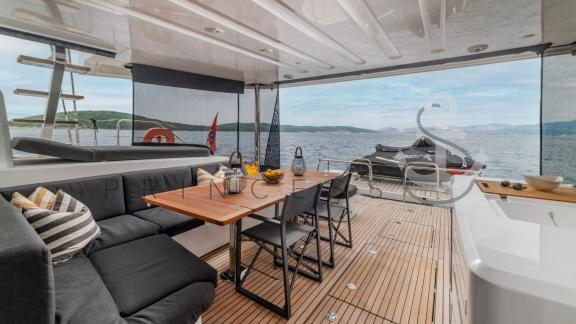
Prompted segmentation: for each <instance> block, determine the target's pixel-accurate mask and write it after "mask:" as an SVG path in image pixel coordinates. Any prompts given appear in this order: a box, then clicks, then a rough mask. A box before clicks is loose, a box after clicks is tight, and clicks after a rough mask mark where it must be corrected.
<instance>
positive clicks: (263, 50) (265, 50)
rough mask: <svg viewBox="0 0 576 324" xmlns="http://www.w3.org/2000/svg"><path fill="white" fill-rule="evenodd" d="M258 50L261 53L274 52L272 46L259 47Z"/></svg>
mask: <svg viewBox="0 0 576 324" xmlns="http://www.w3.org/2000/svg"><path fill="white" fill-rule="evenodd" d="M258 52H261V53H272V49H271V48H259V49H258Z"/></svg>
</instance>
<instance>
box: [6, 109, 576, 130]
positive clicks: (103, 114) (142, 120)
mask: <svg viewBox="0 0 576 324" xmlns="http://www.w3.org/2000/svg"><path fill="white" fill-rule="evenodd" d="M41 118H42V116H41V115H36V116H30V117H27V118H24V119H32V120H39V119H41ZM78 118H79V120H80V127H81V128H92V122H91V121H90V118H94V119H95V120H96V125H97V126H98V128H100V129H116V125H117V123H118V121H119V120H121V119H128V120H132V114H128V113H122V112H116V111H79V112H78ZM56 119H57V120H65V116H64V113H58V114H57V115H56ZM135 119H136V120H138V121H139V122H136V129H138V130H145V129H148V128H150V127H155V125H156V123H160V124H162V125H163V126H165V127H167V128H169V129H172V130H183V131H207V130H208V129H209V126H207V125H190V124H184V123H175V122H166V121H161V120H159V119H152V118H146V117H143V116H138V115H136V116H135ZM9 125H10V127H40V125H41V124H36V123H16V122H14V121H10V123H9ZM56 127H60V128H63V127H66V126H64V125H57V126H56ZM121 128H122V129H131V128H132V125H131V123H129V122H125V123H123V124H121ZM261 129H262V131H264V132H265V131H268V130H269V129H270V124H269V123H262V124H261ZM218 130H219V131H221V132H235V131H236V123H226V124H219V125H218ZM253 130H254V125H253V124H251V123H240V131H253ZM280 130H281V131H282V132H291V133H304V132H308V133H319V132H340V133H382V134H386V135H395V134H406V135H411V134H416V133H417V132H418V129H417V128H415V127H413V128H405V129H400V128H395V127H386V128H382V129H380V130H372V129H366V128H358V127H350V126H295V125H280ZM428 130H429V131H431V132H433V133H434V132H435V131H450V130H460V131H463V132H466V133H468V134H477V135H533V134H539V132H540V126H539V125H516V126H512V125H506V124H487V125H473V126H465V127H457V126H450V127H447V128H443V129H440V130H439V129H436V128H429V129H428ZM542 132H543V134H545V135H549V136H559V135H576V120H572V121H562V122H551V123H544V124H543V125H542Z"/></svg>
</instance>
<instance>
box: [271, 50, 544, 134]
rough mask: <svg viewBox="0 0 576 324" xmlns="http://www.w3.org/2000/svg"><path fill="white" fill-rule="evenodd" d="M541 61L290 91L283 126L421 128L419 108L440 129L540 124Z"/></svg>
mask: <svg viewBox="0 0 576 324" xmlns="http://www.w3.org/2000/svg"><path fill="white" fill-rule="evenodd" d="M539 62H540V61H539V59H530V60H523V61H514V62H505V63H499V64H490V65H480V66H474V67H466V68H458V69H447V70H439V71H432V72H425V73H418V74H407V75H399V76H391V77H384V78H373V79H365V80H356V81H345V82H339V83H332V84H322V85H314V86H303V87H292V88H285V89H282V91H281V97H280V107H281V121H282V123H283V124H292V125H309V126H312V125H345V126H355V127H362V128H369V129H382V128H385V127H396V128H411V127H416V114H417V111H418V110H419V109H420V107H422V106H424V105H426V103H430V102H438V103H439V104H440V106H441V107H442V109H441V110H439V111H433V110H428V111H425V113H424V115H423V119H424V120H426V117H428V118H429V119H431V121H435V122H437V123H438V124H439V125H438V126H442V125H445V126H454V125H458V126H470V125H482V124H491V123H499V124H509V125H523V124H537V123H538V122H539V114H540V63H539Z"/></svg>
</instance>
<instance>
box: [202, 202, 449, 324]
mask: <svg viewBox="0 0 576 324" xmlns="http://www.w3.org/2000/svg"><path fill="white" fill-rule="evenodd" d="M356 199H357V200H356V201H357V206H358V208H359V209H358V213H357V215H356V216H355V217H354V218H353V220H352V225H353V235H354V246H353V248H345V247H342V246H339V245H336V247H335V251H336V262H337V264H336V267H335V268H333V269H331V268H328V267H324V280H323V282H321V283H318V282H315V281H312V280H309V279H307V278H305V277H302V276H299V277H297V279H296V282H295V284H294V289H293V292H292V317H291V319H290V320H289V321H286V320H285V319H283V318H282V317H280V316H278V315H276V314H275V313H273V312H271V311H269V310H268V309H266V308H264V307H262V306H261V305H259V304H257V303H255V302H252V301H251V300H249V299H247V298H245V297H243V296H242V295H240V294H238V293H236V291H235V289H234V285H233V284H232V283H229V282H224V281H221V282H219V286H218V288H217V290H216V300H215V303H214V305H213V306H212V307H211V308H210V309H209V310H208V311H207V312H206V313H205V314H204V315H203V316H202V318H203V321H204V323H306V322H307V323H319V322H320V323H328V321H327V320H326V319H325V315H326V313H327V312H328V311H330V310H332V311H335V312H336V313H337V316H338V319H337V321H336V322H337V323H432V322H434V323H448V318H449V305H448V301H449V299H448V298H449V296H448V294H449V291H450V290H449V284H450V277H449V276H450V273H449V261H450V235H451V233H450V230H451V229H450V213H449V210H448V209H446V208H437V207H431V206H424V205H416V204H408V203H402V202H396V201H391V200H384V199H371V198H368V197H358V198H356ZM395 222H400V224H397V223H395ZM387 227H388V228H387ZM324 230H325V229H323V231H324ZM382 234H385V235H382ZM312 247H313V244H311V245H310V250H309V253H310V254H312V253H315V246H314V248H312ZM327 248H328V246H327V244H326V242H323V244H322V246H321V249H322V252H323V255H327V254H326V253H327ZM256 249H257V248H256V245H255V244H253V243H249V242H243V244H242V250H243V256H242V262H243V263H245V264H247V263H248V262H250V260H251V258H252V256H253V255H254V253H255V252H256ZM371 250H375V251H377V254H375V255H374V254H371V253H369V252H370V251H371ZM203 259H204V260H206V261H207V262H208V263H209V264H211V265H212V266H214V267H215V268H216V269H218V270H219V271H221V270H223V269H225V268H226V267H227V265H228V257H227V248H226V247H223V248H221V249H220V250H218V251H215V252H214V253H211V254H210V255H207V256H205V257H204V258H203ZM256 269H257V270H258V271H256ZM281 277H282V272H281V268H275V267H274V266H273V265H272V258H271V256H268V255H267V254H265V253H264V252H263V253H262V255H261V257H260V258H259V260H258V262H257V263H256V268H255V270H253V272H252V274H251V275H250V277H249V279H248V280H247V281H246V286H245V287H246V288H248V289H251V290H254V291H255V292H257V293H259V294H262V295H264V296H265V297H266V298H269V299H271V300H272V301H274V302H276V303H278V304H281V303H283V285H282V281H281V280H279V279H280V278H281ZM348 282H354V283H355V284H356V285H357V286H358V289H356V290H350V289H347V288H346V287H345V286H346V284H347V283H348ZM433 310H434V311H433Z"/></svg>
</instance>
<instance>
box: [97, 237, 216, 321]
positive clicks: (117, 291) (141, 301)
mask: <svg viewBox="0 0 576 324" xmlns="http://www.w3.org/2000/svg"><path fill="white" fill-rule="evenodd" d="M90 260H91V261H92V263H93V264H94V266H95V267H96V269H97V270H98V273H99V274H100V275H101V276H102V279H103V280H104V283H105V284H106V287H108V290H109V291H110V293H111V294H112V297H114V300H115V301H116V305H117V306H118V309H119V310H120V314H121V315H122V316H130V315H132V314H134V313H136V312H139V311H141V310H143V309H145V308H146V307H148V306H150V305H152V304H154V303H156V302H158V301H160V300H162V299H164V298H165V297H167V296H169V295H170V294H173V293H175V292H177V291H179V290H181V289H183V288H185V287H186V286H188V285H191V284H193V283H196V282H209V283H211V284H212V285H213V286H214V287H216V284H217V278H216V277H217V275H216V270H215V269H214V268H212V267H211V266H210V265H208V264H207V263H206V262H204V261H203V260H202V259H200V258H198V257H196V256H195V255H193V254H192V253H190V252H189V251H188V250H186V249H185V248H184V247H182V246H181V245H179V244H178V243H176V242H175V241H174V240H172V239H171V238H170V237H168V236H167V235H163V234H159V235H154V236H149V237H145V238H141V239H138V240H135V241H131V242H128V243H124V244H120V245H117V246H113V247H110V248H107V249H103V250H100V251H97V252H94V253H92V254H91V255H90Z"/></svg>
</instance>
